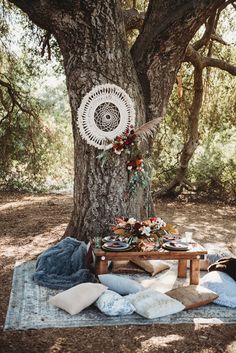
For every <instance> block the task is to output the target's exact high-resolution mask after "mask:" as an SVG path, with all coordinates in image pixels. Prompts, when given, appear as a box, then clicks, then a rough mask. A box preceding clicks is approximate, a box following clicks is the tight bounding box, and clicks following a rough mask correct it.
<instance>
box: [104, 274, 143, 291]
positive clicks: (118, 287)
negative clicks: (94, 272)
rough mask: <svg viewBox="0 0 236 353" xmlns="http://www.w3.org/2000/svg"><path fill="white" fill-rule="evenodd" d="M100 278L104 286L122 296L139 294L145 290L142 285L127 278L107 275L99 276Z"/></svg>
mask: <svg viewBox="0 0 236 353" xmlns="http://www.w3.org/2000/svg"><path fill="white" fill-rule="evenodd" d="M98 278H99V280H100V282H101V283H102V284H104V286H106V287H108V289H110V290H112V291H114V292H116V293H119V294H121V295H126V294H131V293H137V292H140V291H141V290H143V286H142V285H141V284H139V283H138V282H136V281H134V280H132V279H129V278H126V277H122V276H117V275H112V274H105V275H99V276H98Z"/></svg>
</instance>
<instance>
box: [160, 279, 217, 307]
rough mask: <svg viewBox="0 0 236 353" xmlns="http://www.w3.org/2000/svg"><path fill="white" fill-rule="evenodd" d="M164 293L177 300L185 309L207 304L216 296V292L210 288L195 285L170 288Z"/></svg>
mask: <svg viewBox="0 0 236 353" xmlns="http://www.w3.org/2000/svg"><path fill="white" fill-rule="evenodd" d="M166 295H169V296H170V297H171V298H174V299H176V300H179V301H180V302H181V303H182V304H183V305H184V306H185V309H186V310H187V309H193V308H197V307H199V306H202V305H206V304H209V303H211V302H213V300H215V299H216V298H218V294H216V293H215V292H213V291H211V290H210V289H208V288H205V287H201V286H195V285H190V286H187V287H179V288H175V289H172V290H170V291H169V292H167V293H166Z"/></svg>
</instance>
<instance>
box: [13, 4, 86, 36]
mask: <svg viewBox="0 0 236 353" xmlns="http://www.w3.org/2000/svg"><path fill="white" fill-rule="evenodd" d="M8 1H9V2H10V3H12V4H14V5H16V6H17V7H18V8H20V9H21V10H22V11H23V12H25V13H26V14H27V15H28V16H29V19H30V20H31V21H32V22H34V23H35V24H36V25H37V26H39V27H41V28H43V29H46V30H47V31H50V32H51V33H54V31H55V29H56V27H57V23H60V24H61V23H62V17H63V16H62V14H63V11H64V9H65V7H67V6H68V5H70V6H71V12H72V13H73V10H74V13H75V12H76V11H75V8H78V7H79V1H76V2H75V1H73V3H72V0H67V1H66V2H65V1H64V2H63V1H61V2H60V1H50V0H44V1H41V0H34V1H31V0H8ZM72 5H74V6H72ZM67 17H68V15H67ZM68 22H69V21H68V19H67V25H68Z"/></svg>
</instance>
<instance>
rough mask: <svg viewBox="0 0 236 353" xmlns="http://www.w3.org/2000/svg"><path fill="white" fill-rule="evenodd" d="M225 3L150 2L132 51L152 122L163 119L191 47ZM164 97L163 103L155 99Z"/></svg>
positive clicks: (219, 0)
mask: <svg viewBox="0 0 236 353" xmlns="http://www.w3.org/2000/svg"><path fill="white" fill-rule="evenodd" d="M223 3H224V0H217V1H216V0H209V1H207V2H206V1H204V0H198V1H193V0H188V1H180V2H179V1H174V0H165V1H160V0H158V1H157V0H150V1H149V6H148V10H147V13H146V17H145V20H144V24H143V27H142V29H141V31H140V34H139V36H138V37H137V39H136V41H135V43H134V45H133V47H132V48H131V55H132V57H133V61H134V65H135V68H136V72H137V75H138V78H139V81H140V83H141V86H142V91H143V94H144V99H145V105H146V106H147V107H149V108H148V111H147V118H148V119H150V117H155V116H163V113H164V110H165V107H166V104H167V102H168V99H169V95H170V94H171V90H170V87H171V88H172V85H171V84H170V82H172V83H173V84H174V82H175V79H176V74H177V72H178V69H179V67H180V65H181V62H182V61H183V59H184V55H185V50H186V47H187V45H188V44H189V42H190V40H191V39H192V38H193V36H194V34H195V33H196V31H197V30H198V29H199V28H200V26H201V25H202V24H203V23H204V22H205V21H206V19H207V18H209V16H211V14H212V12H214V13H215V11H216V9H217V8H218V7H219V6H221V5H222V4H223ZM196 18H197V19H198V20H197V21H196ZM163 92H165V94H163ZM160 96H161V97H163V99H158V98H155V97H160ZM157 101H158V102H160V101H161V102H162V104H160V103H157Z"/></svg>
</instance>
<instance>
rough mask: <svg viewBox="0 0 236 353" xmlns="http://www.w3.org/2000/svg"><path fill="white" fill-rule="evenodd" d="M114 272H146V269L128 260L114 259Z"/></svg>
mask: <svg viewBox="0 0 236 353" xmlns="http://www.w3.org/2000/svg"><path fill="white" fill-rule="evenodd" d="M112 272H114V273H144V272H145V271H144V270H143V269H142V268H141V267H139V266H136V265H135V264H134V263H132V262H131V261H128V260H118V261H112Z"/></svg>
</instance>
